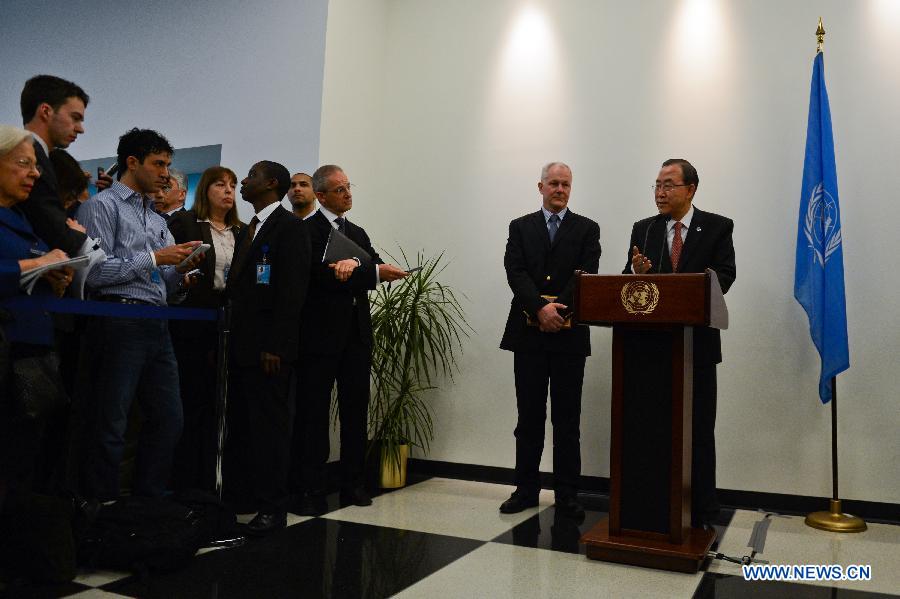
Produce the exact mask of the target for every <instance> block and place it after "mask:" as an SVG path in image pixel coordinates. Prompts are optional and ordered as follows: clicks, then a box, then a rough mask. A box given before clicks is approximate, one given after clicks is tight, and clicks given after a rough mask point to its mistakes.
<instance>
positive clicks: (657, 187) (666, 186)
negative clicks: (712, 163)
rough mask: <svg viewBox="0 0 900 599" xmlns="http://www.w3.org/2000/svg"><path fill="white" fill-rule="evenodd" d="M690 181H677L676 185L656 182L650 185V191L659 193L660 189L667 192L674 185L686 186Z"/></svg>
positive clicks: (674, 185)
mask: <svg viewBox="0 0 900 599" xmlns="http://www.w3.org/2000/svg"><path fill="white" fill-rule="evenodd" d="M689 185H691V183H679V184H678V185H676V184H674V183H656V184H655V185H651V186H650V191H652V192H653V193H659V192H660V191H664V192H666V193H669V192H670V191H672V190H673V189H675V188H676V187H688V186H689Z"/></svg>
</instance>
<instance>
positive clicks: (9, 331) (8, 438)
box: [0, 125, 72, 509]
mask: <svg viewBox="0 0 900 599" xmlns="http://www.w3.org/2000/svg"><path fill="white" fill-rule="evenodd" d="M39 176H40V171H39V170H38V167H37V159H36V157H35V154H34V146H33V145H32V137H31V134H30V133H28V132H27V131H25V130H24V129H19V128H18V127H10V126H8V125H0V356H2V357H3V358H4V359H3V360H0V509H2V506H3V500H4V495H5V494H6V493H7V492H11V491H12V490H13V489H16V488H18V487H20V486H23V485H24V486H25V487H26V488H27V486H28V479H29V478H30V475H31V471H32V468H33V464H34V456H35V454H36V452H37V448H38V446H39V444H40V439H41V436H42V432H41V431H42V427H43V423H44V421H45V419H46V418H47V417H48V415H49V413H50V412H52V411H55V409H56V408H58V407H59V406H60V405H61V404H62V402H63V401H64V400H65V396H64V395H63V396H62V397H60V396H59V394H58V391H61V387H59V385H57V384H56V381H57V380H58V375H57V373H56V368H57V360H56V356H55V354H54V353H53V322H52V320H51V319H50V315H49V314H47V312H46V311H44V310H41V309H33V308H30V307H29V306H28V305H27V303H21V302H20V303H18V304H15V305H12V306H10V305H6V306H4V303H5V302H6V300H8V299H9V298H11V297H14V296H17V295H21V294H23V292H22V291H21V289H20V286H19V278H20V277H21V275H22V273H23V272H26V271H28V270H31V269H33V268H37V267H41V266H45V265H49V264H53V263H55V262H59V261H61V260H65V259H66V257H67V256H66V254H65V253H63V252H62V251H61V250H50V249H49V248H48V247H47V245H46V244H45V243H44V242H43V241H41V240H40V239H39V238H38V237H37V235H35V233H34V231H33V230H32V228H31V224H30V223H29V222H28V219H27V218H25V215H24V214H23V213H22V212H21V211H20V210H19V209H18V208H17V206H16V205H17V204H19V203H20V202H23V201H25V200H26V199H27V198H28V195H29V194H30V193H31V189H32V187H33V186H34V182H35V181H36V180H37V178H38V177H39ZM71 281H72V270H71V269H68V268H60V269H55V270H52V271H50V272H48V273H47V274H45V275H44V276H43V279H42V280H40V281H38V283H37V284H36V285H35V287H34V290H33V293H32V295H34V296H39V295H50V294H56V295H61V294H62V293H63V292H64V291H65V288H66V286H67V285H68V284H69V283H71Z"/></svg>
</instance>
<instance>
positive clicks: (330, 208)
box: [294, 165, 408, 515]
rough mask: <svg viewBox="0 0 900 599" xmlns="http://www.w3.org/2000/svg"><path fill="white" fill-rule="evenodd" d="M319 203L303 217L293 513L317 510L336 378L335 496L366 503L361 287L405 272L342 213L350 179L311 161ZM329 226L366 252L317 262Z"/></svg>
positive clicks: (365, 330) (367, 366) (368, 339)
mask: <svg viewBox="0 0 900 599" xmlns="http://www.w3.org/2000/svg"><path fill="white" fill-rule="evenodd" d="M312 183H313V189H314V190H315V192H316V197H317V198H318V200H319V205H320V209H319V210H318V211H317V212H315V213H314V214H313V215H312V216H311V217H309V218H308V219H306V220H305V221H302V222H305V223H306V224H307V226H308V227H309V234H310V240H311V244H312V256H311V267H310V268H311V270H310V276H311V279H310V284H309V294H308V296H307V299H306V303H305V304H304V306H303V323H302V330H301V333H300V353H301V360H300V363H301V366H300V381H301V383H300V384H301V385H302V389H303V392H304V394H305V401H304V403H305V410H303V411H301V410H298V414H297V426H296V428H298V429H301V427H302V430H303V431H305V432H304V436H303V437H301V436H300V430H298V431H297V433H295V434H297V435H298V436H297V439H296V441H295V444H294V445H295V455H294V457H295V459H299V460H301V463H302V467H301V470H302V477H303V479H304V480H303V487H304V488H305V489H306V493H305V494H304V496H303V497H302V498H301V502H300V505H299V506H298V508H297V512H298V513H301V514H305V515H310V514H316V513H320V512H322V511H323V509H324V500H323V493H324V490H325V489H324V487H325V480H324V467H325V463H326V462H327V461H328V454H329V450H330V444H329V435H328V431H329V421H328V408H329V406H330V404H331V390H332V388H333V387H334V385H335V382H337V389H338V396H337V399H338V411H339V417H340V421H341V500H342V502H344V503H350V504H354V505H359V506H367V505H371V504H372V500H371V498H370V497H369V495H368V493H366V490H365V488H364V487H363V482H364V480H363V462H364V460H365V452H366V433H367V430H366V428H367V424H368V423H367V416H368V409H369V374H370V370H371V367H372V317H371V314H370V313H369V297H368V291H369V290H370V289H375V286H376V285H377V284H378V283H379V282H388V281H395V280H397V279H400V278H403V277H405V276H406V275H407V274H408V273H407V272H406V271H404V270H401V269H400V268H397V267H396V266H393V265H390V264H384V263H382V260H381V258H380V257H379V256H378V253H377V252H376V251H375V249H374V248H373V247H372V243H371V241H370V240H369V236H368V235H367V234H366V232H365V230H364V229H363V228H362V227H360V226H359V225H357V224H355V223H352V222H350V221H348V220H347V219H346V218H345V216H344V215H345V214H346V213H347V212H348V211H349V210H350V208H352V207H353V194H352V193H351V191H350V181H349V180H348V179H347V175H346V174H345V173H344V171H343V169H341V168H340V167H339V166H335V165H325V166H322V167H319V168H318V169H317V170H316V172H315V173H314V174H313V177H312ZM332 230H337V231H340V232H341V233H343V234H344V235H346V236H347V237H349V238H350V239H351V240H352V241H354V242H355V243H356V244H357V245H358V246H359V247H360V248H362V249H363V250H364V251H365V252H366V253H368V254H369V256H370V257H371V258H372V260H371V263H369V262H368V261H366V262H367V264H366V265H363V264H362V260H360V259H359V258H358V257H351V258H347V259H344V260H340V261H338V262H335V263H331V264H328V263H324V262H323V261H322V258H323V256H324V254H325V246H326V244H327V242H328V237H329V235H330V233H331V231H332Z"/></svg>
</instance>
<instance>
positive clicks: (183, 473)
mask: <svg viewBox="0 0 900 599" xmlns="http://www.w3.org/2000/svg"><path fill="white" fill-rule="evenodd" d="M169 327H170V329H171V331H172V345H173V346H174V348H175V356H176V358H177V359H178V380H179V381H180V384H181V403H182V408H183V411H184V432H183V433H182V435H181V441H180V442H179V443H178V447H177V448H176V450H175V462H174V464H173V466H172V486H173V487H174V488H175V489H203V490H204V491H210V492H212V491H214V490H215V481H216V452H217V434H218V426H217V422H216V375H217V370H216V369H217V363H216V350H217V345H218V332H217V330H216V324H215V323H213V322H195V321H187V320H182V321H172V322H170V323H169Z"/></svg>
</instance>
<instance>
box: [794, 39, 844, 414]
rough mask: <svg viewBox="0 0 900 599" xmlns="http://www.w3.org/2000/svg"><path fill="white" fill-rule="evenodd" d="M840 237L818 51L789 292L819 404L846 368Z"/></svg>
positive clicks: (834, 170)
mask: <svg viewBox="0 0 900 599" xmlns="http://www.w3.org/2000/svg"><path fill="white" fill-rule="evenodd" d="M841 239H842V238H841V211H840V206H839V205H838V186H837V168H836V166H835V162H834V139H833V137H832V133H831V110H830V109H829V108H828V92H827V91H826V90H825V64H824V61H823V58H822V53H821V52H819V53H818V54H816V58H815V60H814V61H813V73H812V86H811V89H810V96H809V122H808V124H807V129H806V158H805V160H804V161H803V186H802V189H801V192H800V218H799V224H798V226H797V263H796V269H795V271H794V297H795V298H797V301H798V302H800V305H801V306H803V309H804V310H806V315H807V316H808V317H809V333H810V335H811V336H812V340H813V343H814V344H815V345H816V349H817V350H819V356H820V357H821V359H822V371H821V373H820V375H819V397H820V398H821V399H822V403H828V402H829V401H831V378H832V377H834V376H837V375H838V374H839V373H841V372H843V371H845V370H847V369H848V368H849V367H850V349H849V347H848V342H847V302H846V299H845V297H844V252H843V247H842V242H841Z"/></svg>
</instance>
